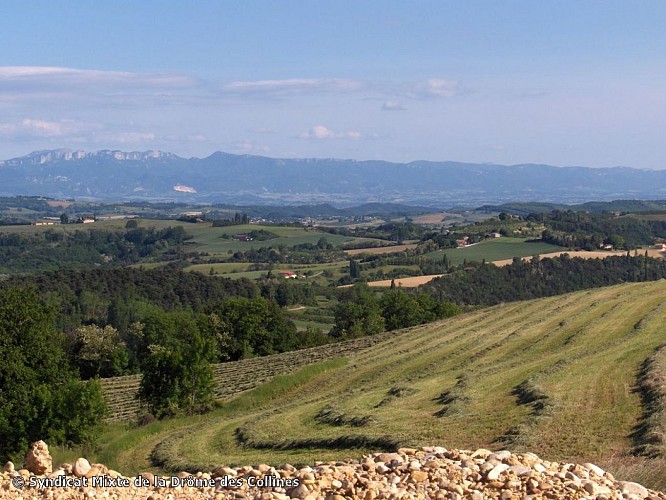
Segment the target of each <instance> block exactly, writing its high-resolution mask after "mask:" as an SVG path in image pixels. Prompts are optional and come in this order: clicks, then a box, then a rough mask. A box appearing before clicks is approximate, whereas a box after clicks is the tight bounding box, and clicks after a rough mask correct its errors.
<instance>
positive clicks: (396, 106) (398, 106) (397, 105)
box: [382, 101, 407, 111]
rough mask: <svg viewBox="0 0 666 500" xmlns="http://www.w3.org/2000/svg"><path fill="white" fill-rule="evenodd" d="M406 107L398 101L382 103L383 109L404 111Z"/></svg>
mask: <svg viewBox="0 0 666 500" xmlns="http://www.w3.org/2000/svg"><path fill="white" fill-rule="evenodd" d="M406 109H407V108H405V107H404V106H403V105H402V104H400V103H399V102H397V101H385V102H384V104H382V111H404V110H406Z"/></svg>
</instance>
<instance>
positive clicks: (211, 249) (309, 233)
mask: <svg viewBox="0 0 666 500" xmlns="http://www.w3.org/2000/svg"><path fill="white" fill-rule="evenodd" d="M135 220H137V222H138V223H139V227H143V228H150V227H154V228H155V229H164V228H167V227H176V226H182V227H183V228H184V229H185V231H186V232H187V233H188V234H190V235H191V236H192V239H190V240H188V241H187V244H186V247H185V248H186V249H188V250H190V251H197V252H207V253H210V254H212V255H225V256H226V255H227V254H228V252H229V251H231V252H237V251H246V250H250V249H251V248H255V249H258V248H266V247H271V246H272V247H277V246H279V245H285V246H287V247H292V246H294V245H299V244H303V243H310V244H313V245H316V244H317V242H318V241H319V239H320V238H322V237H324V238H326V240H327V241H328V242H329V243H331V244H332V245H334V246H339V245H342V244H343V243H347V242H354V243H359V242H365V241H369V242H370V241H372V242H374V241H376V240H374V239H368V238H354V237H350V236H340V235H336V234H328V233H324V232H322V231H318V230H316V229H312V228H305V227H286V226H262V225H259V224H244V225H239V226H228V227H212V224H210V223H200V224H192V223H187V222H182V221H177V220H158V219H135ZM126 223H127V220H114V221H100V222H95V223H92V224H66V225H55V226H2V227H0V232H4V233H21V234H32V233H35V232H40V231H41V232H43V231H49V230H50V231H58V232H61V231H62V232H74V231H82V230H86V231H95V230H120V229H123V228H124V227H125V224H126ZM261 229H263V230H265V231H270V232H271V233H274V234H276V235H277V236H278V237H277V238H273V239H270V240H265V241H256V240H254V241H238V240H236V239H233V236H234V235H236V234H244V233H249V232H251V231H258V230H261ZM224 236H227V237H228V238H224Z"/></svg>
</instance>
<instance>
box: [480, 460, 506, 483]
mask: <svg viewBox="0 0 666 500" xmlns="http://www.w3.org/2000/svg"><path fill="white" fill-rule="evenodd" d="M507 470H509V466H508V465H507V464H498V465H496V466H495V467H493V470H491V471H490V472H489V473H488V475H487V476H486V479H487V480H488V481H497V480H498V479H499V476H500V474H501V473H502V472H506V471H507Z"/></svg>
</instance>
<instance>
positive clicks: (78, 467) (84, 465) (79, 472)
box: [72, 458, 90, 477]
mask: <svg viewBox="0 0 666 500" xmlns="http://www.w3.org/2000/svg"><path fill="white" fill-rule="evenodd" d="M72 472H74V475H75V476H77V477H84V476H85V475H86V474H88V472H90V462H88V461H87V460H86V459H85V458H79V459H78V460H77V461H76V463H75V464H74V468H73V470H72Z"/></svg>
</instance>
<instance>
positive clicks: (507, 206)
mask: <svg viewBox="0 0 666 500" xmlns="http://www.w3.org/2000/svg"><path fill="white" fill-rule="evenodd" d="M477 210H479V211H482V212H488V213H493V212H507V213H509V214H513V215H529V214H534V213H537V214H538V213H545V212H552V211H553V210H573V211H574V212H663V211H664V210H666V201H663V200H652V201H650V200H613V201H589V202H586V203H580V204H577V205H565V204H563V203H540V202H526V203H503V204H501V205H484V206H482V207H479V208H478V209H477Z"/></svg>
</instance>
